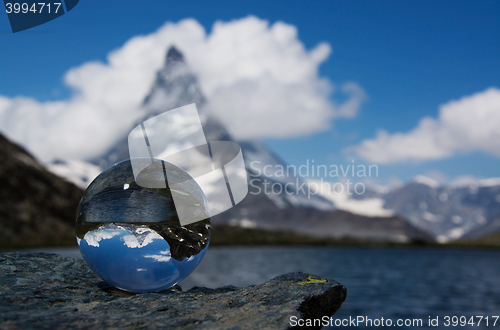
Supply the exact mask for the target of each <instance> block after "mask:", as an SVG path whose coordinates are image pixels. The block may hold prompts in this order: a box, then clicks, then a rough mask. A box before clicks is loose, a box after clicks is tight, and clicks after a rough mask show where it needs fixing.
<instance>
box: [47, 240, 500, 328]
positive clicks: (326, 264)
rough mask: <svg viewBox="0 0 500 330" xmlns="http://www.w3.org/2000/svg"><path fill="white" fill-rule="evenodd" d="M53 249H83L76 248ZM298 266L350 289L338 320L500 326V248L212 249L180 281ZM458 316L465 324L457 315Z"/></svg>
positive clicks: (241, 280) (217, 281)
mask: <svg viewBox="0 0 500 330" xmlns="http://www.w3.org/2000/svg"><path fill="white" fill-rule="evenodd" d="M45 251H47V249H45ZM51 252H55V253H60V254H64V255H69V256H78V255H79V252H78V250H67V249H66V250H61V249H55V250H51ZM296 271H301V272H305V273H311V274H314V275H318V276H321V277H324V278H330V279H335V280H337V281H338V282H340V283H342V284H344V285H345V286H346V287H347V300H346V301H345V303H344V304H343V305H342V308H341V309H340V310H339V311H338V312H337V313H336V314H335V316H334V319H339V320H343V319H349V317H352V318H355V317H357V316H364V317H368V318H371V319H372V322H376V321H375V319H378V320H380V319H381V318H382V317H383V318H384V320H387V319H391V321H392V322H393V323H395V322H396V321H397V320H398V319H401V320H403V321H404V320H406V319H411V320H413V319H421V320H422V324H423V327H413V326H408V327H406V326H403V327H399V328H404V329H410V328H415V329H416V328H418V329H422V328H427V325H428V322H429V321H428V320H429V317H431V318H432V319H435V318H436V317H439V319H438V325H439V326H438V327H430V328H433V329H436V328H439V329H442V328H452V326H451V325H453V323H452V321H453V319H450V320H449V321H450V326H449V327H446V326H445V325H446V323H447V322H446V318H445V317H446V316H449V317H453V316H457V317H460V316H465V317H466V318H467V322H469V321H471V317H474V318H473V321H474V322H475V326H474V327H472V326H471V325H470V324H469V325H466V326H458V328H474V329H495V328H498V329H500V320H499V321H498V322H497V323H496V326H494V327H493V322H494V320H495V319H494V318H492V317H493V316H495V315H500V250H479V249H477V250H476V249H474V250H472V249H470V250H469V249H458V248H457V249H445V248H442V249H441V248H410V247H409V248H401V247H398V248H366V247H209V249H208V251H207V253H206V256H205V258H204V259H203V260H202V262H201V263H200V265H199V267H198V268H197V269H196V270H195V271H194V272H193V273H192V274H191V275H190V276H189V277H188V278H187V279H186V280H184V281H183V282H181V283H180V285H181V286H182V288H183V289H184V290H186V289H189V288H191V287H193V286H206V287H212V288H214V287H219V286H224V285H235V286H245V285H249V284H260V283H263V282H265V281H267V280H269V279H271V278H273V277H275V276H278V275H280V274H284V273H288V272H296ZM476 316H483V317H486V316H488V317H489V320H488V327H486V322H485V319H483V320H482V321H481V324H480V326H479V327H478V326H477V322H478V321H479V318H476ZM455 320H457V321H458V324H459V325H460V322H459V321H460V319H455ZM463 320H464V318H462V321H463ZM344 322H345V321H344ZM407 322H408V321H407ZM375 324H376V323H375ZM351 325H352V324H351ZM365 325H366V324H365V323H363V324H362V325H361V324H358V326H356V327H355V328H366V327H365ZM394 326H395V324H393V328H394ZM351 328H352V326H351ZM379 328H382V326H379Z"/></svg>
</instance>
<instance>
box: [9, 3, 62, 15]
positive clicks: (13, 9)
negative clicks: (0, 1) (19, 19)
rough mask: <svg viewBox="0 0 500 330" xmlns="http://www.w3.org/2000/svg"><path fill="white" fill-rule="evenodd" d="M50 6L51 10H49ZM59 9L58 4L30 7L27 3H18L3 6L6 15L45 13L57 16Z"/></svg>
mask: <svg viewBox="0 0 500 330" xmlns="http://www.w3.org/2000/svg"><path fill="white" fill-rule="evenodd" d="M51 5H52V8H51ZM60 7H61V3H60V2H53V3H50V2H47V3H45V2H39V3H33V4H32V5H31V6H30V5H29V4H28V3H19V2H14V3H6V4H5V11H6V12H7V14H11V13H14V14H19V13H22V14H27V13H34V14H41V13H42V12H45V13H48V14H50V13H54V14H57V12H58V11H59V8H60Z"/></svg>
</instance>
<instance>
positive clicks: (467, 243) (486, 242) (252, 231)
mask: <svg viewBox="0 0 500 330" xmlns="http://www.w3.org/2000/svg"><path fill="white" fill-rule="evenodd" d="M210 246H248V247H250V246H325V247H326V246H348V247H354V246H360V247H431V248H489V249H498V248H500V234H496V235H491V236H487V237H484V238H478V239H467V240H458V241H454V242H450V243H446V244H439V243H434V242H426V241H413V242H408V243H400V242H388V241H374V240H359V239H355V238H333V237H317V236H311V235H305V234H300V233H297V232H293V231H274V230H273V231H271V230H264V229H258V228H242V227H236V226H229V225H215V226H213V227H212V237H211V239H210ZM77 247H78V245H77V244H76V240H75V241H74V242H71V241H70V240H68V244H58V245H55V244H45V245H29V244H15V245H0V251H12V250H13V249H37V248H54V249H57V248H77Z"/></svg>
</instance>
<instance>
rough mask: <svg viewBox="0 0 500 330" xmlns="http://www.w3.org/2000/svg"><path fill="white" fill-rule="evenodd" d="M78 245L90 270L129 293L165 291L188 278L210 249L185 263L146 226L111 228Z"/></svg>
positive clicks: (118, 226) (88, 237)
mask: <svg viewBox="0 0 500 330" xmlns="http://www.w3.org/2000/svg"><path fill="white" fill-rule="evenodd" d="M78 245H79V247H80V251H81V253H82V255H83V258H84V259H85V261H86V262H87V264H88V265H89V266H90V268H91V269H92V270H93V271H94V272H95V273H96V274H97V275H99V277H101V278H102V279H103V280H104V281H106V282H107V283H109V284H111V285H113V286H115V287H117V288H119V289H122V290H126V291H132V292H150V291H161V290H163V289H166V288H169V287H171V286H172V285H175V284H177V283H178V282H180V281H182V280H183V279H184V278H186V277H187V276H188V275H189V274H190V273H191V272H192V271H193V270H194V269H195V268H196V266H198V264H199V263H200V261H201V259H203V256H204V255H205V252H206V250H207V248H208V246H207V247H205V248H204V249H203V250H202V251H201V252H200V253H198V254H197V255H193V256H191V257H189V258H184V260H182V261H178V260H175V259H173V258H172V257H171V254H170V246H169V244H168V243H167V241H165V239H163V237H161V236H160V235H159V234H158V233H156V232H155V231H154V230H152V229H149V228H147V227H146V226H135V225H115V224H109V225H106V226H104V227H101V228H99V229H97V230H94V231H91V232H88V233H87V234H86V235H85V237H84V238H83V239H82V240H79V242H78Z"/></svg>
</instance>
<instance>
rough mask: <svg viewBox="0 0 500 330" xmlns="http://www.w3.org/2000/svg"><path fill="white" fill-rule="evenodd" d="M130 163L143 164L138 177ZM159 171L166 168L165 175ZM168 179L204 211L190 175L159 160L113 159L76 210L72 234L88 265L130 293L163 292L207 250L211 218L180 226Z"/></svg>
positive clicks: (190, 270) (109, 281) (197, 187)
mask: <svg viewBox="0 0 500 330" xmlns="http://www.w3.org/2000/svg"><path fill="white" fill-rule="evenodd" d="M132 162H135V163H134V164H135V165H137V164H138V163H139V164H140V165H141V168H143V169H142V171H141V172H140V173H139V174H138V175H137V173H136V176H134V172H133V166H132ZM158 173H160V174H161V173H163V174H165V176H166V175H167V174H166V173H168V180H166V178H165V176H163V175H158ZM140 178H142V179H140ZM144 179H146V181H145V180H144ZM172 180H174V181H176V182H177V183H179V182H180V184H176V185H175V189H176V190H175V192H176V193H179V194H182V195H184V196H189V197H190V198H191V201H194V202H195V203H196V205H197V207H198V208H200V207H201V208H204V209H206V210H208V204H207V200H206V197H205V195H204V194H203V191H202V190H201V188H200V187H199V186H198V185H197V184H196V183H194V184H193V182H194V181H193V180H192V177H191V176H190V175H189V174H188V173H186V172H185V171H183V170H182V169H180V168H179V167H177V166H175V165H173V164H171V163H168V162H165V161H162V160H156V159H134V160H132V161H131V160H126V161H123V162H120V163H117V164H115V165H113V166H111V167H110V168H108V169H107V170H105V171H104V172H102V173H101V174H100V175H99V176H98V177H97V178H96V179H95V180H94V181H93V182H92V183H91V184H90V185H89V186H88V188H87V189H86V191H85V193H84V195H83V197H82V199H81V201H80V204H79V206H78V210H77V218H76V238H77V242H78V246H79V248H80V252H81V254H82V256H83V258H84V260H85V261H86V263H87V264H88V266H89V267H90V268H91V269H92V270H93V271H94V273H96V274H97V275H98V276H99V277H100V278H101V279H103V280H104V281H105V282H107V283H108V284H110V285H112V286H114V287H116V288H118V289H121V290H125V291H131V292H156V291H161V290H164V289H166V288H169V287H171V286H173V285H175V284H177V283H178V282H180V281H182V280H183V279H184V278H186V277H187V276H188V275H189V274H190V273H191V272H192V271H193V270H194V269H195V268H196V267H197V266H198V264H199V263H200V261H201V259H202V258H203V256H204V255H205V252H206V250H207V248H208V244H209V242H210V233H211V231H210V230H211V229H210V217H207V218H206V219H204V220H200V221H196V222H194V223H189V224H187V225H181V222H180V220H179V216H178V213H177V211H176V205H175V203H174V198H173V196H172V193H173V191H174V190H173V189H172V190H171V189H170V188H169V184H168V183H169V182H172ZM162 181H163V182H162ZM143 182H148V184H146V185H145V184H144V183H143ZM151 182H153V184H151ZM183 182H186V184H182V183H183ZM139 183H141V184H139ZM144 186H146V187H151V186H153V187H159V188H145V187H144ZM179 190H182V191H179ZM205 214H209V213H208V211H207V213H205Z"/></svg>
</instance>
